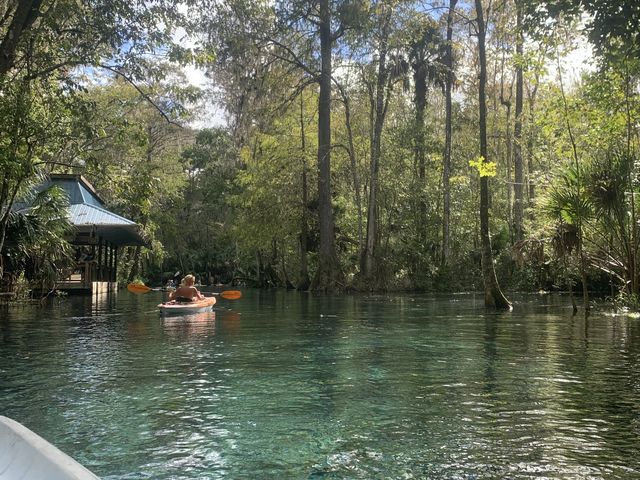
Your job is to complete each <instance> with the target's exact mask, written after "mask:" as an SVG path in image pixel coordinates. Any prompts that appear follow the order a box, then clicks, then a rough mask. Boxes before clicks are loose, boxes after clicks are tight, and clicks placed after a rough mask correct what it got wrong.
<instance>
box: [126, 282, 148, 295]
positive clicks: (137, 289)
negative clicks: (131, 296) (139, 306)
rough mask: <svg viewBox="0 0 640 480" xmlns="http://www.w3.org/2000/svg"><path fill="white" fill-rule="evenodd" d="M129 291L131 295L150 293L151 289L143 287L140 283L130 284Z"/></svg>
mask: <svg viewBox="0 0 640 480" xmlns="http://www.w3.org/2000/svg"><path fill="white" fill-rule="evenodd" d="M127 290H129V291H130V292H131V293H148V292H150V291H151V287H147V286H146V285H142V284H140V283H130V284H129V285H127Z"/></svg>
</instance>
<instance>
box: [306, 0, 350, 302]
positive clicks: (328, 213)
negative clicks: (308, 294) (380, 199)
mask: <svg viewBox="0 0 640 480" xmlns="http://www.w3.org/2000/svg"><path fill="white" fill-rule="evenodd" d="M319 13H320V15H319V21H318V23H319V31H320V57H321V61H322V68H321V72H320V96H319V99H318V204H319V205H318V214H319V223H320V249H319V252H318V268H317V270H316V274H315V276H314V278H313V282H312V284H311V289H312V290H325V291H326V290H335V289H340V288H342V287H343V285H342V283H343V280H342V273H341V270H340V265H339V264H338V257H337V255H336V248H335V238H334V236H335V229H334V223H333V207H332V205H331V47H332V43H333V40H332V38H331V8H330V1H329V0H320V9H319Z"/></svg>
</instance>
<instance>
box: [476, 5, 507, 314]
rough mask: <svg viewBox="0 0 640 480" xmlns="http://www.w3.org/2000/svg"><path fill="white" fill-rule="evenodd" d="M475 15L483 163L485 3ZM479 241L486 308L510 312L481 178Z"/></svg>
mask: <svg viewBox="0 0 640 480" xmlns="http://www.w3.org/2000/svg"><path fill="white" fill-rule="evenodd" d="M475 3H476V15H477V17H478V60H479V63H480V78H479V85H478V100H479V101H478V105H479V114H480V118H479V123H480V155H481V156H482V157H483V159H484V160H483V161H484V162H488V152H487V100H486V96H485V85H486V83H487V58H486V52H485V36H486V32H485V24H484V15H483V11H482V0H475ZM480 240H481V242H482V245H481V251H482V277H483V280H484V303H485V306H487V307H494V308H500V309H510V308H511V303H509V300H507V298H506V297H505V296H504V294H503V293H502V290H500V285H499V284H498V279H497V278H496V271H495V268H494V266H493V252H492V251H491V237H490V235H489V177H487V176H481V177H480Z"/></svg>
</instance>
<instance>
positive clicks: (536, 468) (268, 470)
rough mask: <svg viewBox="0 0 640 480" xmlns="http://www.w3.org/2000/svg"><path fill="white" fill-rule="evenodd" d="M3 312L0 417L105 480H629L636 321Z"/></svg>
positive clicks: (519, 309) (541, 301)
mask: <svg viewBox="0 0 640 480" xmlns="http://www.w3.org/2000/svg"><path fill="white" fill-rule="evenodd" d="M160 300H161V294H160V293H151V294H148V295H144V296H134V295H130V294H128V293H127V292H121V293H119V294H118V295H115V296H109V297H103V298H101V299H99V300H98V301H92V300H91V298H72V297H69V298H65V299H62V300H55V301H52V302H51V303H50V304H49V305H46V306H45V307H42V308H40V307H35V306H27V307H11V308H10V309H8V310H0V414H2V415H6V416H9V417H11V418H14V419H15V420H17V421H19V422H21V423H23V424H25V425H26V426H28V427H29V428H31V429H32V430H34V431H36V432H37V433H38V434H40V435H41V436H43V437H45V438H46V439H48V440H49V441H51V442H52V443H54V444H55V445H57V446H58V447H59V448H61V449H62V450H63V451H65V452H67V453H69V454H70V455H72V456H73V457H74V458H76V459H77V460H79V461H80V462H81V463H83V464H84V465H86V466H87V467H88V468H90V469H91V470H93V471H94V472H96V473H97V474H98V475H100V476H101V477H102V478H104V479H114V480H115V479H222V478H229V479H242V478H246V479H255V478H283V479H288V478H292V479H325V478H327V479H329V478H331V479H348V478H354V479H388V478H419V479H425V478H429V479H431V478H433V479H488V478H489V479H491V478H496V479H503V478H509V479H530V478H536V479H544V478H549V479H567V478H572V479H573V478H575V479H632V478H638V479H640V441H639V440H640V438H639V437H640V415H639V409H640V396H639V395H638V394H639V393H640V323H639V322H638V320H634V319H629V318H620V317H610V316H605V315H598V314H595V315H592V317H591V318H589V319H586V320H585V319H584V318H582V317H574V318H571V316H570V309H567V308H566V307H567V302H566V299H563V298H562V297H548V296H545V297H534V296H532V297H522V298H520V299H519V301H518V302H517V304H516V308H515V310H514V312H512V313H503V314H495V313H492V312H488V311H485V310H484V308H483V307H482V303H481V302H482V299H481V298H480V297H476V296H474V295H459V296H451V297H432V296H408V295H406V296H403V295H399V296H345V297H332V296H314V295H309V294H306V293H304V294H300V293H296V292H261V291H247V292H246V293H245V295H244V297H243V298H242V299H241V300H239V301H235V302H231V301H226V302H225V301H222V302H220V303H219V304H218V306H217V308H216V310H215V311H214V312H212V313H208V314H200V315H194V316H190V317H178V318H168V319H163V318H161V317H160V316H159V314H158V312H157V310H156V308H155V305H156V304H157V303H158V302H159V301H160Z"/></svg>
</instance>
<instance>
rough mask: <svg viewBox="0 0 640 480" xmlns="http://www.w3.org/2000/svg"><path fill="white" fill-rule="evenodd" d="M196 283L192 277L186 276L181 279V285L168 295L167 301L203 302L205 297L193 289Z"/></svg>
mask: <svg viewBox="0 0 640 480" xmlns="http://www.w3.org/2000/svg"><path fill="white" fill-rule="evenodd" d="M195 283H196V277H194V276H193V275H186V276H185V277H184V278H183V279H182V283H181V284H180V286H179V287H178V288H176V289H175V290H174V291H173V292H171V293H170V294H169V301H172V300H173V301H176V302H180V303H182V302H196V301H198V300H204V299H205V296H204V295H202V293H200V291H199V290H198V289H197V288H196V287H194V284H195Z"/></svg>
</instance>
